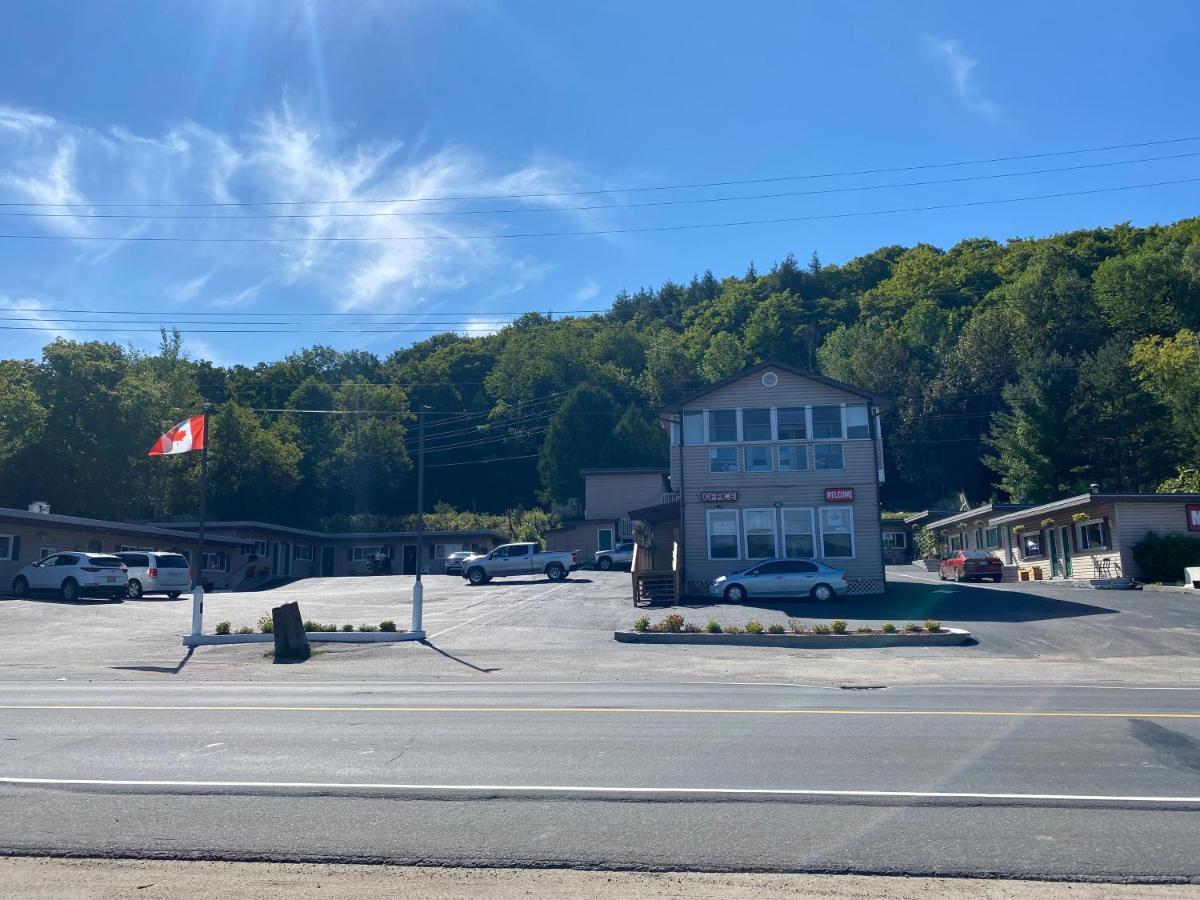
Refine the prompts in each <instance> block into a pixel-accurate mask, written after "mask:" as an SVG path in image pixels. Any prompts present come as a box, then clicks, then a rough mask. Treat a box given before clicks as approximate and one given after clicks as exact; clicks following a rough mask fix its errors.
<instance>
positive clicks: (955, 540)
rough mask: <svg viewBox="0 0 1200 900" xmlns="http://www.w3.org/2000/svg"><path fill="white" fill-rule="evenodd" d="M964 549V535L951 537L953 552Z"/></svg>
mask: <svg viewBox="0 0 1200 900" xmlns="http://www.w3.org/2000/svg"><path fill="white" fill-rule="evenodd" d="M962 548H963V539H962V535H960V534H952V535H950V549H951V550H952V551H953V550H961V549H962Z"/></svg>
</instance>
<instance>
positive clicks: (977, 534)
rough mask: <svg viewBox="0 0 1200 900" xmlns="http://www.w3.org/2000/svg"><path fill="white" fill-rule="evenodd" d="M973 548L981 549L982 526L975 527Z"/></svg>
mask: <svg viewBox="0 0 1200 900" xmlns="http://www.w3.org/2000/svg"><path fill="white" fill-rule="evenodd" d="M975 549H976V550H982V549H983V529H982V528H976V529H975Z"/></svg>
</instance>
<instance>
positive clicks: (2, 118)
mask: <svg viewBox="0 0 1200 900" xmlns="http://www.w3.org/2000/svg"><path fill="white" fill-rule="evenodd" d="M53 124H54V117H53V116H47V115H43V114H42V113H36V112H33V111H32V110H28V109H19V108H17V107H15V106H5V105H3V104H0V129H4V130H6V131H16V132H20V133H22V134H28V133H29V132H31V131H37V130H38V129H42V128H49V127H51V126H52V125H53Z"/></svg>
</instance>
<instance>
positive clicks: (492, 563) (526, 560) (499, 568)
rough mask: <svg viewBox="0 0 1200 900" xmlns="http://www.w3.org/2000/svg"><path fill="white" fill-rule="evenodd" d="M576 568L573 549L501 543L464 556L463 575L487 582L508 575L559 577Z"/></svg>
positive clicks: (474, 580) (563, 576) (577, 563)
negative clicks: (490, 548)
mask: <svg viewBox="0 0 1200 900" xmlns="http://www.w3.org/2000/svg"><path fill="white" fill-rule="evenodd" d="M577 568H579V554H578V553H576V552H575V551H574V550H561V551H556V550H542V549H540V548H539V547H538V545H537V544H504V545H503V546H500V547H497V548H496V549H495V550H493V551H492V552H491V553H488V554H486V555H480V556H472V557H470V558H468V559H465V560H463V577H464V578H465V579H467V581H469V582H471V584H487V583H488V582H489V581H491V580H492V579H493V578H504V577H505V576H508V575H545V576H546V577H547V578H549V579H550V580H551V581H562V580H563V579H564V578H566V577H567V573H568V572H572V571H574V570H575V569H577Z"/></svg>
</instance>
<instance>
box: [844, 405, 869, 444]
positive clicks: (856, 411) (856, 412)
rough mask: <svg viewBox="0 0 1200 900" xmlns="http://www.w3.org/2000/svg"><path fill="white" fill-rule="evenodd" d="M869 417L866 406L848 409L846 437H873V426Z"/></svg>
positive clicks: (848, 407) (849, 407)
mask: <svg viewBox="0 0 1200 900" xmlns="http://www.w3.org/2000/svg"><path fill="white" fill-rule="evenodd" d="M867 415H868V413H867V407H866V406H864V405H861V404H858V405H855V406H847V407H846V437H848V438H869V437H870V436H871V425H870V422H869V420H868V419H867Z"/></svg>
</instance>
